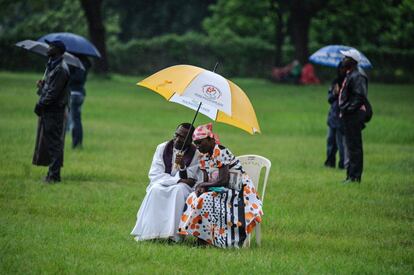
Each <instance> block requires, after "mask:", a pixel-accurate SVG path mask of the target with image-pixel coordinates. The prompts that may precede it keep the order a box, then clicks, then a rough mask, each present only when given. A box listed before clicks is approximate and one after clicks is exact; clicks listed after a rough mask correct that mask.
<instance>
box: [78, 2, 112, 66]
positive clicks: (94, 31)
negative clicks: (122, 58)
mask: <svg viewBox="0 0 414 275" xmlns="http://www.w3.org/2000/svg"><path fill="white" fill-rule="evenodd" d="M80 2H81V5H82V8H83V10H84V12H85V16H86V20H87V21H88V29H89V36H90V38H91V42H92V43H93V44H94V45H95V46H96V48H97V49H98V50H99V52H100V53H101V58H100V59H96V62H95V70H96V72H97V73H102V74H104V73H107V72H108V69H109V68H108V59H107V55H106V44H105V41H106V37H105V26H104V24H103V20H102V14H101V10H102V0H80Z"/></svg>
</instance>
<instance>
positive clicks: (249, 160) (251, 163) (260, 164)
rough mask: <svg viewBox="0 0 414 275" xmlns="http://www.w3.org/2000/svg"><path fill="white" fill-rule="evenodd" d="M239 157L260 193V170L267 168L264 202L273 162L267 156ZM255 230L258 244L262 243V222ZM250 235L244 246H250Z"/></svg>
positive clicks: (263, 188) (263, 189)
mask: <svg viewBox="0 0 414 275" xmlns="http://www.w3.org/2000/svg"><path fill="white" fill-rule="evenodd" d="M237 158H238V159H239V160H240V162H241V165H242V166H243V169H244V170H245V171H246V173H247V174H248V175H249V177H250V179H251V180H252V181H253V184H254V187H255V188H256V190H257V192H258V193H259V194H260V189H259V188H260V181H259V180H260V172H261V171H262V168H265V169H266V170H265V176H264V180H263V185H262V187H261V190H262V191H261V196H260V199H261V200H262V202H264V196H265V191H266V184H267V179H268V178H269V172H270V167H271V166H272V163H271V162H270V160H268V159H267V158H265V157H262V156H258V155H243V156H238V157H237ZM254 230H255V233H256V243H257V245H260V243H261V228H260V223H257V224H256V227H255V229H254ZM250 235H251V234H249V236H247V238H246V240H245V242H244V245H243V246H244V247H250Z"/></svg>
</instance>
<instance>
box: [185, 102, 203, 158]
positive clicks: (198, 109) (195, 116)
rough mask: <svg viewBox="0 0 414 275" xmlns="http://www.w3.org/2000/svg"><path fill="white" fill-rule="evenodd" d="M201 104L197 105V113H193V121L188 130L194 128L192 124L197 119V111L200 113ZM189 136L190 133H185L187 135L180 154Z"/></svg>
mask: <svg viewBox="0 0 414 275" xmlns="http://www.w3.org/2000/svg"><path fill="white" fill-rule="evenodd" d="M201 104H202V102H200V104H199V105H198V108H197V111H196V113H195V115H194V118H193V121H192V122H191V127H190V129H191V128H192V127H193V126H194V122H195V120H196V118H197V115H198V111H200V107H201ZM189 135H190V131H188V132H187V135H186V136H185V140H184V143H183V146H182V147H181V150H180V152H182V151H183V149H184V146H185V144H186V143H187V140H188V137H189Z"/></svg>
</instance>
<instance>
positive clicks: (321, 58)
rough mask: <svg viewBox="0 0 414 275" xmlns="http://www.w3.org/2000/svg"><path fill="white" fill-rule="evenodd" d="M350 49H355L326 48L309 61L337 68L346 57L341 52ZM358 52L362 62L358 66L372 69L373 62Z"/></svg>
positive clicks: (331, 46)
mask: <svg viewBox="0 0 414 275" xmlns="http://www.w3.org/2000/svg"><path fill="white" fill-rule="evenodd" d="M350 49H354V48H352V47H349V46H343V45H329V46H325V47H323V48H321V49H319V50H317V51H316V52H315V53H314V54H312V55H311V56H310V57H309V61H310V62H312V63H315V64H319V65H323V66H328V67H337V66H338V64H339V62H341V60H342V59H343V57H344V56H343V55H342V54H341V52H340V51H347V50H350ZM355 50H356V49H355ZM358 52H359V53H360V54H361V62H359V64H358V66H360V67H362V68H364V69H369V68H372V65H371V62H370V61H369V60H368V58H367V57H366V56H365V55H363V54H362V53H361V52H360V51H358Z"/></svg>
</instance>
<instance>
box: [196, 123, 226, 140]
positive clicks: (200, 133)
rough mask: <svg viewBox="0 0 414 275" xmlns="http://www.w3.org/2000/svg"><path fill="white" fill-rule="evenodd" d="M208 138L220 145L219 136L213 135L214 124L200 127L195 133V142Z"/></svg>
mask: <svg viewBox="0 0 414 275" xmlns="http://www.w3.org/2000/svg"><path fill="white" fill-rule="evenodd" d="M206 137H211V138H214V140H215V141H216V144H220V139H219V137H218V135H217V134H215V133H213V124H212V123H207V124H204V125H200V126H198V127H197V128H196V129H195V130H194V133H193V141H195V140H200V139H203V138H206Z"/></svg>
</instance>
